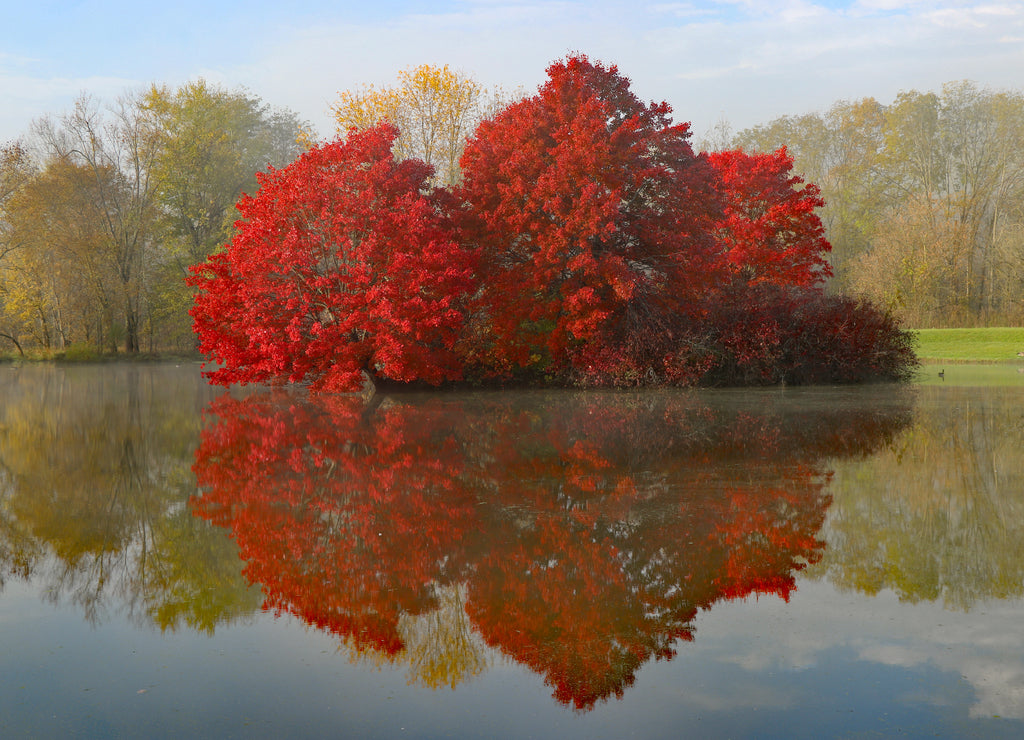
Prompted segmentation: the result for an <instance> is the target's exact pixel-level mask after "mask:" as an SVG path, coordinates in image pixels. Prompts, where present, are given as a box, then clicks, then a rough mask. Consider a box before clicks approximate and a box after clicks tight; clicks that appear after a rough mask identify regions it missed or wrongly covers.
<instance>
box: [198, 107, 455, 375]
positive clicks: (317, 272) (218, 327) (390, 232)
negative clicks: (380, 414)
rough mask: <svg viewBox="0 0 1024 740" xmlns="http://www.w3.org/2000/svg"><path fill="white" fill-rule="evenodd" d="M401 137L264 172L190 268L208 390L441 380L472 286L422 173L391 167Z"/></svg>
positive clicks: (372, 138)
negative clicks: (229, 235) (234, 220)
mask: <svg viewBox="0 0 1024 740" xmlns="http://www.w3.org/2000/svg"><path fill="white" fill-rule="evenodd" d="M396 136H397V130H396V129H394V128H393V127H391V126H388V125H381V126H378V127H376V128H373V129H369V130H367V131H364V132H358V131H352V132H350V134H349V136H348V138H347V139H346V140H344V141H335V142H332V143H329V144H325V145H323V146H321V147H317V148H314V149H312V150H310V151H308V152H306V153H305V154H303V155H302V156H301V157H300V158H299V159H297V160H296V161H295V162H293V163H292V164H291V165H289V166H288V167H286V168H284V169H283V170H272V171H270V172H269V173H267V174H263V175H260V177H259V182H260V188H259V191H258V192H257V193H256V195H255V196H252V197H248V196H245V197H243V198H242V200H241V201H240V202H239V204H238V209H239V211H240V212H241V214H242V220H240V221H239V222H238V224H237V225H238V228H239V232H238V234H237V236H236V237H235V238H234V239H233V240H232V242H231V243H230V244H229V245H228V248H227V251H225V252H224V253H221V254H218V255H215V256H214V257H212V258H211V259H210V260H209V261H208V262H206V263H204V264H202V265H198V266H197V267H195V268H193V275H192V277H191V278H190V284H191V285H193V286H194V287H195V288H196V289H197V291H198V293H197V296H196V301H195V307H194V308H193V310H192V316H193V319H194V326H195V331H196V333H197V334H198V335H199V339H200V349H201V351H202V352H204V353H205V354H206V355H207V356H208V357H209V358H210V359H211V360H213V361H215V362H218V363H220V364H221V365H222V367H220V368H219V369H216V370H214V371H212V372H210V373H209V374H208V375H209V377H210V378H211V380H213V381H214V382H216V383H221V384H225V385H226V384H230V383H236V382H242V383H247V382H271V383H279V382H286V381H287V382H297V381H302V380H307V381H311V382H312V385H313V387H314V388H317V389H323V390H350V389H354V388H357V387H358V386H359V385H360V383H361V382H362V373H363V372H367V373H369V374H370V375H371V376H373V375H375V376H379V377H383V378H389V379H392V380H399V381H411V380H423V381H426V382H429V383H433V384H437V383H440V382H442V381H444V380H449V379H453V378H458V377H459V376H460V373H461V367H460V364H459V362H458V360H457V358H456V356H455V354H454V352H453V347H454V344H455V340H456V338H457V336H458V334H459V331H460V328H461V326H462V323H463V313H462V310H461V304H462V301H463V299H464V297H465V295H466V293H467V291H469V290H470V288H471V285H472V283H471V278H472V271H473V260H472V256H471V254H470V253H469V252H468V251H467V250H465V249H463V248H462V247H461V246H460V245H459V244H457V243H456V242H455V241H454V240H453V239H452V237H451V235H450V232H449V229H448V227H447V225H446V224H447V220H446V216H445V211H446V207H445V200H444V199H443V197H442V194H440V193H434V194H432V195H425V194H424V193H425V191H426V183H427V178H428V177H429V175H430V172H431V170H430V168H429V167H428V166H427V165H425V164H423V163H422V162H418V161H415V160H406V161H403V162H396V161H395V160H394V158H393V157H392V155H391V144H392V142H393V141H394V139H395V137H396Z"/></svg>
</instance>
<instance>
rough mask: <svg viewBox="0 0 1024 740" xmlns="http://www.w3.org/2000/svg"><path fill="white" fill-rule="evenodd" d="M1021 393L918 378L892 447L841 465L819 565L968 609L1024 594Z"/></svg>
mask: <svg viewBox="0 0 1024 740" xmlns="http://www.w3.org/2000/svg"><path fill="white" fill-rule="evenodd" d="M940 393H941V396H940V395H939V394H940ZM1022 403H1024V395H1022V394H1021V392H1020V390H1019V389H1016V388H1002V389H999V391H998V392H993V390H991V389H978V388H964V389H952V388H944V389H941V391H940V390H937V389H930V388H922V389H921V403H920V408H919V411H918V414H917V418H916V423H915V425H914V426H913V427H912V428H911V429H909V430H908V431H907V432H906V433H905V434H904V436H902V437H901V438H900V439H899V440H897V441H896V443H895V444H894V445H893V446H892V447H891V448H889V449H887V450H885V451H883V452H881V453H880V454H879V455H877V456H876V457H875V458H873V459H872V460H870V461H864V462H858V463H841V464H839V465H837V471H836V476H835V482H834V484H833V486H832V490H833V494H834V500H835V501H834V504H833V507H832V509H831V511H830V514H829V519H828V524H827V528H826V533H827V537H826V539H827V541H828V543H829V547H828V549H827V551H826V555H825V559H824V561H823V562H822V563H821V566H820V568H819V571H820V573H821V574H822V575H825V574H827V577H828V578H830V579H831V580H833V581H834V582H836V583H837V584H838V585H840V586H842V587H846V588H851V589H856V590H860V591H864V592H867V593H876V592H878V591H880V590H881V589H884V588H890V589H893V590H894V591H895V592H896V593H897V594H899V596H900V598H902V599H904V600H907V601H933V600H941V601H942V602H943V603H945V604H946V605H947V606H950V607H953V608H957V609H963V610H967V609H970V608H971V607H972V606H974V605H975V604H976V603H978V602H979V601H983V600H985V599H993V598H1007V597H1019V596H1021V595H1022V594H1024V457H1022V456H1021V454H1020V453H1021V450H1022V449H1024V417H1022V416H1021V413H1020V409H1021V406H1022Z"/></svg>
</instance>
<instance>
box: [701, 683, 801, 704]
mask: <svg viewBox="0 0 1024 740" xmlns="http://www.w3.org/2000/svg"><path fill="white" fill-rule="evenodd" d="M686 702H687V704H689V705H691V706H693V707H694V708H696V709H701V710H703V711H706V712H734V711H736V710H738V709H749V708H753V709H756V708H758V707H771V708H772V709H793V708H794V707H799V706H800V703H801V702H800V696H799V692H798V691H796V690H794V689H786V688H785V687H784V686H781V685H773V686H766V685H765V684H763V683H759V682H758V681H756V680H743V679H740V680H738V681H734V682H732V683H731V684H730V686H729V691H700V690H693V689H687V691H686Z"/></svg>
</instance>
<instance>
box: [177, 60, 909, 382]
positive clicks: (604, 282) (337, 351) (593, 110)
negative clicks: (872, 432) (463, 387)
mask: <svg viewBox="0 0 1024 740" xmlns="http://www.w3.org/2000/svg"><path fill="white" fill-rule="evenodd" d="M547 72H548V79H547V81H546V82H545V83H544V84H543V85H542V86H541V87H540V88H539V90H538V92H537V94H536V95H534V96H532V97H530V98H526V99H523V100H520V101H518V102H516V103H513V104H512V105H510V106H508V107H507V108H505V109H504V110H503V111H501V112H499V113H498V114H497V115H495V116H494V117H493V118H491V119H489V120H486V121H484V122H483V123H481V124H480V126H479V127H478V129H477V131H476V133H475V134H474V136H473V138H472V139H471V140H470V141H469V142H468V144H467V146H466V149H465V153H464V156H463V158H462V161H461V165H462V168H463V175H464V177H463V182H462V184H461V185H460V186H459V188H458V189H457V190H456V191H455V192H454V193H450V192H447V191H443V190H433V191H429V192H428V189H427V178H428V176H429V174H430V172H431V170H430V168H429V167H428V166H427V165H426V164H424V163H422V162H418V161H414V160H406V161H403V162H396V161H395V160H394V158H393V157H392V154H391V145H392V143H393V141H394V139H395V137H396V135H397V131H396V130H395V129H394V128H393V127H391V126H390V125H387V124H382V125H380V126H378V127H376V128H372V129H369V130H367V131H364V132H359V131H355V130H353V131H352V132H350V134H349V136H348V138H347V139H346V140H344V141H335V142H333V143H330V144H326V145H324V146H322V147H317V148H314V149H313V150H311V151H309V152H307V153H306V154H304V155H303V156H302V157H300V158H299V159H298V160H297V161H296V162H294V163H293V164H292V165H290V166H288V167H287V168H285V169H283V170H280V171H271V172H270V173H268V174H265V175H262V176H261V177H260V189H259V191H258V192H257V193H256V195H255V196H253V197H243V199H242V200H241V202H240V203H239V206H238V207H239V210H240V211H241V214H242V217H243V218H242V220H241V221H239V222H238V225H239V229H240V231H239V233H238V235H237V236H236V238H235V239H234V240H233V241H232V242H231V244H230V245H228V248H227V251H226V252H224V253H223V254H219V255H216V256H214V257H212V258H211V259H210V260H209V261H208V262H206V263H205V264H203V265H199V266H196V267H195V268H193V274H192V277H191V278H190V284H191V285H193V286H194V287H195V288H196V290H197V296H196V302H195V307H194V308H193V311H192V316H193V319H194V326H195V330H196V332H197V334H198V335H199V338H200V349H201V350H202V351H203V352H204V353H205V354H206V355H208V357H209V358H210V359H211V360H212V361H214V362H215V363H217V364H219V368H218V369H215V370H212V371H211V372H209V374H208V375H209V377H210V378H211V379H212V380H213V381H214V382H218V383H222V384H230V383H234V382H267V383H284V382H298V381H305V382H309V383H310V384H311V387H312V388H313V389H314V390H324V391H332V390H353V389H356V388H357V387H359V385H360V384H361V382H362V379H363V376H364V374H366V375H369V376H371V377H373V378H376V379H386V380H392V381H398V382H402V383H411V382H425V383H429V384H434V385H436V384H440V383H442V382H444V381H449V380H458V379H461V378H469V379H470V380H473V381H478V380H481V379H499V380H502V381H504V380H507V379H509V378H515V379H517V380H522V381H527V382H538V383H546V384H559V385H567V384H575V385H595V386H601V385H615V386H629V385H653V384H668V385H692V384H697V383H702V382H714V383H733V382H739V383H746V382H752V383H765V382H779V381H782V380H784V381H786V382H818V381H819V379H820V380H824V381H827V382H852V381H857V380H865V379H871V378H886V379H890V378H904V377H906V376H907V375H908V374H909V371H910V369H911V368H912V367H913V356H912V354H910V353H908V352H905V351H903V347H904V346H905V345H906V337H905V335H903V334H902V333H901V332H900V331H899V329H898V327H896V326H895V325H894V324H892V322H891V321H888V320H887V319H886V317H885V316H884V315H883V314H881V313H880V312H878V311H877V310H875V309H873V308H871V307H870V306H866V305H862V304H858V305H857V307H856V308H855V309H853V310H854V313H855V314H856V316H855V317H853V320H852V321H851V320H847V319H848V318H850V317H845V316H843V315H841V313H840V312H838V310H837V307H838V306H839V305H840V304H841V302H839V303H837V302H835V300H834V299H828V298H824V297H823V296H822V295H821V294H820V290H821V283H822V281H823V280H824V279H825V278H826V277H827V276H828V275H829V274H830V268H829V265H828V263H827V261H826V259H825V258H826V254H827V252H828V251H829V249H830V246H829V244H828V242H827V241H826V240H825V238H824V229H823V227H822V224H821V221H820V219H819V218H818V216H817V213H816V209H817V208H819V207H820V206H821V205H823V203H822V200H821V197H820V194H819V191H818V188H817V187H816V186H815V185H813V184H810V183H807V184H805V183H804V182H803V180H802V179H801V178H800V177H797V176H795V175H794V174H793V173H792V166H793V160H792V158H791V157H790V156H789V155H788V154H787V153H786V150H785V149H784V148H783V149H779V150H778V151H776V152H774V153H772V154H747V153H744V152H742V151H725V152H716V153H712V154H709V155H701V156H696V155H695V154H694V152H693V150H692V149H691V147H690V144H689V136H690V133H689V127H688V124H674V123H673V122H672V119H671V116H670V113H671V110H670V108H669V106H668V105H667V104H666V103H643V102H641V101H640V100H639V99H638V98H637V97H636V96H635V95H634V94H633V93H632V92H631V91H630V87H629V80H628V79H627V78H626V77H624V76H622V75H621V74H619V72H618V70H617V68H616V67H615V66H608V67H606V66H603V65H601V64H599V63H594V62H591V61H590V60H588V59H587V58H586V57H585V56H582V55H576V56H570V57H568V58H566V59H564V60H562V61H559V62H556V63H554V64H552V65H551V66H550V67H549V68H548V70H547ZM843 305H845V304H843ZM829 321H832V322H833V323H832V324H831V325H830V324H828V322H829ZM869 325H870V326H873V327H875V328H874V329H872V330H870V331H869V330H864V329H863V327H865V326H869ZM858 327H861V328H858ZM836 337H839V338H841V339H840V340H838V341H839V342H840V343H837V340H836ZM842 342H845V344H843V343H842ZM802 352H812V353H818V354H819V355H820V354H821V353H826V354H827V359H826V360H825V361H823V362H819V361H818V359H817V357H816V356H814V355H808V356H803V355H801V354H800V353H802ZM843 363H846V364H845V365H844V364H843Z"/></svg>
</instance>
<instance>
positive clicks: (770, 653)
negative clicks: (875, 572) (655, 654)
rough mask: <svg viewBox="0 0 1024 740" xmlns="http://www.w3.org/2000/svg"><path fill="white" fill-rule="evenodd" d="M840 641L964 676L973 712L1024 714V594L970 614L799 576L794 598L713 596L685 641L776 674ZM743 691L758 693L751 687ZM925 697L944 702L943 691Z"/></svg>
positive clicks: (809, 662)
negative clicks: (693, 635)
mask: <svg viewBox="0 0 1024 740" xmlns="http://www.w3.org/2000/svg"><path fill="white" fill-rule="evenodd" d="M737 635H747V637H744V638H740V639H737V638H736V636H737ZM836 648H848V649H852V650H853V651H854V652H855V654H856V655H857V657H858V658H859V659H860V660H863V661H868V662H872V663H878V664H881V665H886V666H892V667H897V668H908V669H909V668H917V667H923V666H928V667H931V668H934V669H937V670H939V671H943V672H948V673H953V674H955V675H959V676H961V677H962V679H963V680H964V681H966V682H968V683H969V684H970V685H971V687H972V688H973V689H974V692H975V701H974V703H973V704H972V705H971V707H970V717H971V718H986V717H992V716H1000V717H1005V718H1013V719H1024V602H1019V601H1018V602H999V603H991V604H986V605H984V608H982V607H981V605H979V606H978V608H976V609H975V610H974V611H972V612H971V613H968V614H964V613H962V612H951V611H946V610H945V609H943V608H942V607H941V606H940V605H938V604H934V603H919V604H901V603H900V602H899V600H898V599H897V598H896V596H895V595H894V594H892V593H891V592H883V593H881V594H879V595H878V596H876V597H865V596H860V595H857V594H847V593H839V592H837V591H835V590H834V589H833V588H832V587H831V586H830V585H828V584H826V583H821V582H815V581H801V582H799V583H798V587H797V591H796V593H794V594H793V597H792V598H791V600H790V603H789V604H786V603H784V602H782V601H777V600H774V599H769V600H766V599H761V600H760V601H758V602H754V601H753V600H748V601H746V602H744V601H737V602H730V603H722V604H716V605H715V607H714V608H713V609H712V610H711V611H710V612H705V613H702V614H701V615H700V616H699V617H698V618H697V639H696V642H695V643H694V645H692V646H690V648H689V649H691V650H708V651H709V653H710V654H714V655H717V659H718V660H720V661H722V662H725V663H729V664H732V665H737V666H740V667H742V668H744V669H745V670H747V671H750V672H752V673H767V674H770V673H771V672H773V671H804V670H809V669H814V668H815V667H816V666H817V664H818V663H819V656H821V655H822V653H824V652H825V651H826V650H832V649H836ZM709 657H710V655H709ZM762 680H763V679H762ZM752 683H755V682H752ZM740 693H742V694H743V695H744V696H746V697H750V696H752V695H753V694H752V690H751V691H747V690H744V691H743V692H736V695H739V694H740ZM768 693H772V690H768ZM691 698H692V697H691ZM919 698H920V699H921V700H923V701H927V702H929V703H931V704H935V705H940V704H946V703H948V702H947V699H946V698H944V697H939V696H927V697H919ZM733 699H735V696H734V697H733ZM762 700H763V702H765V703H761V704H760V705H761V706H764V705H766V704H767V705H770V706H788V705H789V703H790V701H791V698H789V697H779V698H776V699H772V698H769V697H768V696H762V697H760V698H759V701H762ZM777 702H779V703H777ZM755 703H756V702H755ZM709 708H710V707H709Z"/></svg>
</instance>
